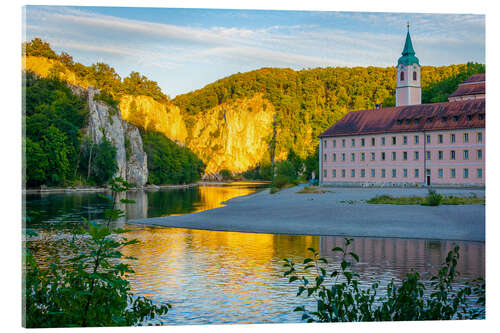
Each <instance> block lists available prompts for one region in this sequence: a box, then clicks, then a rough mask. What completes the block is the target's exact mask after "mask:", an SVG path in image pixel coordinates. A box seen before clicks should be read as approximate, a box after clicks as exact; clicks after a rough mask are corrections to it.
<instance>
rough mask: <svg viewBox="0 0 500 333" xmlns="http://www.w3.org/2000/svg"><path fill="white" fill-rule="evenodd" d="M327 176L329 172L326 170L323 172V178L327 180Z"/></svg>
mask: <svg viewBox="0 0 500 333" xmlns="http://www.w3.org/2000/svg"><path fill="white" fill-rule="evenodd" d="M326 175H327V172H326V169H324V170H323V177H325V178H326Z"/></svg>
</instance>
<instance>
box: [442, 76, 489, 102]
mask: <svg viewBox="0 0 500 333" xmlns="http://www.w3.org/2000/svg"><path fill="white" fill-rule="evenodd" d="M485 93H486V74H474V75H472V76H471V77H469V78H468V79H467V80H466V81H464V82H462V83H460V84H459V85H458V88H457V90H455V92H454V93H453V94H451V95H450V96H449V97H459V96H469V95H484V94H485Z"/></svg>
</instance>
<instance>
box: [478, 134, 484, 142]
mask: <svg viewBox="0 0 500 333" xmlns="http://www.w3.org/2000/svg"><path fill="white" fill-rule="evenodd" d="M477 142H483V133H481V132H479V133H477Z"/></svg>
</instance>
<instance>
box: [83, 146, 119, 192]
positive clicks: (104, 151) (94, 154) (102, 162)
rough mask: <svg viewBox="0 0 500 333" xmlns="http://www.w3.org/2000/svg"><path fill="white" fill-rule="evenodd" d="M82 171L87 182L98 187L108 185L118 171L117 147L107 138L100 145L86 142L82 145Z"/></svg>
mask: <svg viewBox="0 0 500 333" xmlns="http://www.w3.org/2000/svg"><path fill="white" fill-rule="evenodd" d="M89 168H90V169H89ZM80 170H82V172H84V173H85V175H86V177H87V180H90V181H92V182H94V183H95V184H97V185H103V184H106V183H107V182H108V181H109V180H110V179H111V177H113V175H114V174H115V173H116V171H117V170H118V165H117V163H116V148H115V146H113V145H112V144H111V142H109V140H108V139H106V137H103V138H102V140H101V142H100V143H98V144H95V143H93V142H92V141H91V140H86V141H85V142H84V143H83V145H82V153H81V157H80Z"/></svg>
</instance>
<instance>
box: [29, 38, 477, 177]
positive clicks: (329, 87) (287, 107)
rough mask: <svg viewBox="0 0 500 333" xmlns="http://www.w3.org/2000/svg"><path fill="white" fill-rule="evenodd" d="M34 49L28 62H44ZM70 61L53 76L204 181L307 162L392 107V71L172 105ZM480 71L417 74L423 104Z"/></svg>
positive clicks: (254, 77)
mask: <svg viewBox="0 0 500 333" xmlns="http://www.w3.org/2000/svg"><path fill="white" fill-rule="evenodd" d="M32 44H33V43H32ZM38 44H39V45H40V43H38ZM39 45H38V47H37V48H36V49H37V51H36V52H34V51H33V50H32V49H33V48H32V49H31V50H28V51H29V52H26V54H27V55H32V56H36V57H37V58H39V57H45V58H47V55H45V54H43V52H41V51H40V50H39V49H40V46H39ZM42 49H43V48H42ZM63 55H64V57H63ZM49 56H52V57H54V55H52V54H49ZM397 56H398V55H395V59H396V58H397ZM68 57H69V56H67V55H66V54H61V55H59V56H57V55H56V58H54V59H55V60H57V61H56V62H57V64H62V65H61V66H63V67H64V68H63V69H61V68H58V67H57V66H53V68H52V69H51V70H52V71H57V70H58V71H59V72H58V73H61V72H64V73H65V74H64V75H65V76H66V77H71V75H70V74H69V73H68V72H71V73H76V74H75V76H76V78H77V80H79V81H81V82H89V83H91V84H93V85H95V86H97V87H98V88H100V89H101V90H103V91H104V92H108V93H109V97H110V98H109V101H110V103H113V101H114V102H115V103H119V106H120V109H121V110H122V113H123V115H124V119H126V120H128V121H130V122H132V123H134V124H136V125H138V126H141V127H143V128H148V129H152V130H155V131H158V132H162V133H164V134H165V135H166V136H167V137H169V138H170V139H172V140H174V141H177V142H180V143H182V144H185V145H186V146H188V147H189V148H190V149H191V150H192V151H193V152H195V153H196V154H197V155H198V156H199V157H200V158H201V159H202V160H203V162H204V163H205V164H206V165H207V169H206V170H207V172H208V173H216V172H220V171H221V170H223V169H228V170H230V171H233V172H243V171H245V170H248V169H251V168H253V167H255V166H257V165H259V164H262V163H269V161H270V160H271V159H272V156H273V155H274V156H275V157H276V158H277V159H283V158H286V156H287V155H288V154H289V152H290V151H294V153H296V154H297V155H298V156H300V157H301V158H306V157H307V156H310V155H311V154H313V153H314V150H315V147H316V146H317V135H319V134H320V133H321V132H322V131H324V130H326V129H327V128H328V127H329V126H331V125H333V124H334V123H335V122H336V121H338V120H339V119H341V118H342V117H343V116H344V115H345V114H347V113H348V112H350V111H354V110H361V109H368V108H374V107H375V104H380V103H382V104H383V105H384V106H392V105H394V102H395V97H394V95H395V87H396V68H395V67H388V68H381V67H354V68H346V67H327V68H315V69H307V70H300V71H295V70H292V69H287V68H262V69H259V70H255V71H251V72H247V73H238V74H234V75H231V76H229V77H226V78H223V79H221V80H218V81H216V82H213V83H211V84H208V85H207V86H205V87H204V88H202V89H199V90H196V91H193V92H190V93H187V94H183V95H179V96H177V97H175V98H174V99H172V100H170V99H169V98H168V96H167V94H166V93H165V92H162V91H161V90H160V89H159V87H158V86H157V84H156V82H154V81H151V80H149V79H147V78H146V77H144V76H142V75H140V74H138V73H132V74H131V75H130V76H129V77H127V78H125V79H123V80H121V78H120V77H119V76H118V75H117V74H116V72H115V71H114V69H113V68H112V67H110V66H109V65H106V64H96V65H92V66H88V67H85V66H84V68H83V67H82V65H80V64H77V63H74V62H73V61H72V59H70V61H66V62H68V63H69V65H65V58H68ZM69 58H70V57H69ZM69 58H68V59H69ZM33 63H34V62H33ZM58 66H59V65H58ZM61 66H59V67H61ZM33 67H36V66H34V65H33ZM54 68H55V69H54ZM484 71H485V66H484V65H482V64H473V63H468V64H459V65H449V66H441V67H432V66H423V67H422V88H423V89H422V100H423V103H431V102H440V101H446V100H447V97H448V95H449V94H451V93H452V92H453V91H454V90H455V89H456V88H457V86H458V84H459V83H460V82H462V81H464V80H465V79H467V78H468V77H469V76H470V75H472V74H475V73H482V72H484ZM193 75H196V73H193ZM137 87H141V88H140V89H139V88H137ZM131 96H132V97H131ZM105 97H106V95H105V94H104V97H103V98H105Z"/></svg>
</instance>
